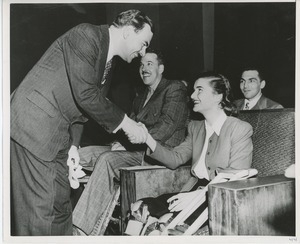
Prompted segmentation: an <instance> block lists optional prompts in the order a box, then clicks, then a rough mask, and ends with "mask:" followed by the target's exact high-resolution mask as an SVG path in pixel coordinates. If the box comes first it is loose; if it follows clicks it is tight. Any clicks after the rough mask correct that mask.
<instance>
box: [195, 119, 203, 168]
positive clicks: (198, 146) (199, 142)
mask: <svg viewBox="0 0 300 244" xmlns="http://www.w3.org/2000/svg"><path fill="white" fill-rule="evenodd" d="M197 130H198V133H197V135H196V138H195V139H194V140H193V143H194V144H195V146H193V151H195V153H194V161H193V165H192V169H194V167H195V164H196V163H197V162H198V160H199V158H200V156H201V153H202V150H203V146H204V141H205V135H206V131H205V123H204V121H203V123H201V125H200V128H199V129H197Z"/></svg>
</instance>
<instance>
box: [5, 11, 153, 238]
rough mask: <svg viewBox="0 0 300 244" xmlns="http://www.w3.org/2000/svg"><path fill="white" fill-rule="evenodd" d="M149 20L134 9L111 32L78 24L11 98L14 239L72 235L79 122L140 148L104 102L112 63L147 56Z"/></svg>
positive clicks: (134, 128)
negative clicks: (116, 59)
mask: <svg viewBox="0 0 300 244" xmlns="http://www.w3.org/2000/svg"><path fill="white" fill-rule="evenodd" d="M152 36H153V24H152V21H151V20H150V19H149V17H147V16H146V15H145V14H144V13H142V12H140V11H138V10H128V11H125V12H123V13H120V14H119V15H118V16H117V17H116V19H115V21H114V22H113V23H112V25H110V26H107V25H101V26H95V25H91V24H80V25H78V26H76V27H74V28H72V29H71V30H69V31H68V32H66V33H65V34H63V35H62V36H61V37H59V38H58V39H57V40H56V41H55V42H54V43H53V44H52V45H51V46H50V47H49V48H48V50H47V51H46V52H45V53H44V55H43V56H42V57H41V59H40V60H39V61H38V62H37V63H36V65H35V66H34V67H33V68H32V69H31V71H30V72H29V73H28V74H27V76H26V77H25V78H24V80H23V81H22V83H21V84H20V85H19V86H18V87H17V89H16V90H15V91H14V92H13V94H12V95H11V122H10V123H11V140H10V147H11V201H12V204H11V209H12V212H11V217H12V221H11V223H12V225H11V227H12V235H24V236H30V235H40V236H44V235H72V207H71V202H70V184H69V181H68V165H67V161H68V164H69V163H70V162H72V159H74V165H73V167H74V168H76V167H77V166H78V163H79V157H78V155H77V146H78V145H79V140H80V136H78V135H80V134H81V132H82V126H83V123H84V122H86V121H87V117H90V118H92V119H94V120H95V121H96V122H97V123H98V124H100V125H101V126H102V127H103V128H104V129H105V130H106V131H108V132H110V133H112V132H113V133H115V132H117V131H118V130H120V129H122V130H123V131H124V132H125V133H126V135H130V136H134V137H136V138H139V139H141V140H142V141H143V138H142V133H140V131H141V130H142V128H141V126H139V125H138V124H137V123H136V122H135V121H134V120H132V119H130V118H128V117H127V116H126V114H125V113H124V112H123V111H122V110H121V109H119V108H118V107H117V106H116V105H115V104H113V103H112V102H111V101H109V100H108V99H107V98H106V95H107V92H108V89H109V87H110V83H111V82H110V80H111V79H110V78H111V72H110V71H111V67H112V63H113V58H114V56H119V57H121V58H122V59H123V60H124V61H126V62H128V63H130V62H131V61H132V59H134V58H136V57H138V56H144V54H145V50H146V48H147V47H148V46H149V44H150V41H151V39H152Z"/></svg>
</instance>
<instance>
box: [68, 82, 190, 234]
mask: <svg viewBox="0 0 300 244" xmlns="http://www.w3.org/2000/svg"><path fill="white" fill-rule="evenodd" d="M146 97H147V89H146V90H145V92H144V93H142V94H141V96H138V97H137V98H135V100H134V103H133V112H132V114H131V116H130V117H131V118H132V119H134V120H136V121H137V122H142V123H144V124H145V125H146V127H147V129H148V131H149V133H150V134H151V135H152V136H153V137H154V138H155V139H156V140H158V141H160V142H161V143H162V144H163V145H165V146H167V147H174V146H176V145H178V144H180V143H181V142H182V141H183V140H184V138H185V134H186V125H187V118H188V108H187V94H186V87H185V86H184V85H183V83H182V82H181V81H168V80H166V79H164V78H162V80H161V81H160V83H159V84H158V86H157V88H156V89H155V91H154V93H153V95H152V96H151V98H150V100H149V101H148V102H147V103H146V105H145V106H144V107H143V105H144V103H145V100H146ZM122 145H124V146H125V148H126V149H127V151H107V150H110V148H102V149H101V148H100V147H98V148H94V147H90V149H91V150H97V151H94V153H95V154H96V156H94V157H93V159H92V160H95V159H96V158H97V156H98V155H100V154H101V155H100V157H99V158H97V161H96V162H87V163H92V164H95V168H94V171H93V173H92V175H91V178H90V179H89V182H88V184H87V186H86V187H85V189H84V191H83V193H82V195H81V197H80V199H79V201H78V203H77V205H76V207H75V209H74V211H73V223H74V225H76V226H77V227H78V228H80V229H81V230H83V231H84V232H85V233H86V234H91V233H92V231H93V228H94V226H95V224H96V222H97V220H98V219H99V218H100V216H101V214H102V213H103V211H104V210H105V208H106V206H107V205H108V203H109V201H110V199H111V198H112V194H113V185H114V180H113V179H114V178H116V179H117V180H119V169H120V167H129V166H136V165H141V163H142V161H143V157H144V151H145V149H146V145H132V144H131V143H129V142H127V143H125V141H122ZM88 148H89V147H87V151H83V150H82V149H84V148H82V149H80V150H79V151H80V157H81V159H83V160H84V158H88V159H91V157H90V156H91V153H93V152H91V151H89V150H90V149H88ZM101 150H102V151H101ZM104 151H105V152H104Z"/></svg>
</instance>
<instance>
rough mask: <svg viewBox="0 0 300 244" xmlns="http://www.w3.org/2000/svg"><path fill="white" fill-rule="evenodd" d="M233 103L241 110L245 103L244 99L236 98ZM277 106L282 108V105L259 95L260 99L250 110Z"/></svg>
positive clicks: (275, 107)
mask: <svg viewBox="0 0 300 244" xmlns="http://www.w3.org/2000/svg"><path fill="white" fill-rule="evenodd" d="M234 104H235V105H236V107H237V109H238V110H243V109H244V105H245V99H238V100H236V101H234ZM277 108H283V106H282V105H281V104H279V103H277V102H275V101H273V100H271V99H269V98H267V97H265V96H264V95H261V97H260V99H259V100H258V101H257V103H256V104H255V106H254V107H253V108H251V110H261V109H277Z"/></svg>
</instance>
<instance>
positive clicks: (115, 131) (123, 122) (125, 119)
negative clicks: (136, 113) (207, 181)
mask: <svg viewBox="0 0 300 244" xmlns="http://www.w3.org/2000/svg"><path fill="white" fill-rule="evenodd" d="M127 120H128V117H127V115H126V114H125V116H124V118H123V120H122V122H121V124H119V126H118V127H117V128H116V129H115V130H114V131H113V133H117V131H118V130H120V129H122V128H123V126H124V124H125V123H126V121H127Z"/></svg>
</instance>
